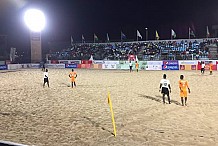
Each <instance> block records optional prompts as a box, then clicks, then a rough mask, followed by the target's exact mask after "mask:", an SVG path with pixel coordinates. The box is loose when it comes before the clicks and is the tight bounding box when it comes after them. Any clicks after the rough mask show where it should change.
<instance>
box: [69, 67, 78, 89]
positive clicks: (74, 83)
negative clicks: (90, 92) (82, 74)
mask: <svg viewBox="0 0 218 146" xmlns="http://www.w3.org/2000/svg"><path fill="white" fill-rule="evenodd" d="M69 77H70V78H71V85H72V88H73V85H74V86H75V87H76V78H77V74H76V72H75V71H74V70H73V69H72V72H70V74H69Z"/></svg>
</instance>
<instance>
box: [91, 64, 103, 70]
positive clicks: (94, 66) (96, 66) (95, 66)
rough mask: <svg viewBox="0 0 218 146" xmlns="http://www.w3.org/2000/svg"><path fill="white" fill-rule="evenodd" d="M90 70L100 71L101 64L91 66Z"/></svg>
mask: <svg viewBox="0 0 218 146" xmlns="http://www.w3.org/2000/svg"><path fill="white" fill-rule="evenodd" d="M91 68H94V69H101V68H102V64H93V65H92V67H91Z"/></svg>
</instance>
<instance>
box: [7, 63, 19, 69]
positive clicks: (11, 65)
mask: <svg viewBox="0 0 218 146" xmlns="http://www.w3.org/2000/svg"><path fill="white" fill-rule="evenodd" d="M21 68H22V65H21V64H8V70H14V69H21Z"/></svg>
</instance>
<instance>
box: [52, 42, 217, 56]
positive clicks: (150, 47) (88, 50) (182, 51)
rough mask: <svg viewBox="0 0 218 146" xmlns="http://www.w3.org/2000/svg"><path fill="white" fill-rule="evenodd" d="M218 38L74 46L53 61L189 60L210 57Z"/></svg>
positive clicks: (62, 51)
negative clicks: (211, 47) (130, 58)
mask: <svg viewBox="0 0 218 146" xmlns="http://www.w3.org/2000/svg"><path fill="white" fill-rule="evenodd" d="M211 45H213V46H215V47H217V45H218V40H217V39H196V40H168V41H147V42H123V43H121V42H119V43H99V44H97V43H95V44H94V43H92V44H91V43H84V44H81V43H80V44H73V46H71V47H69V48H68V49H64V50H60V51H55V52H51V53H50V54H49V60H88V59H89V58H90V57H91V55H93V58H94V60H127V59H128V56H129V55H137V57H138V59H139V60H165V59H166V60H189V59H192V58H194V59H201V58H210V51H209V46H211Z"/></svg>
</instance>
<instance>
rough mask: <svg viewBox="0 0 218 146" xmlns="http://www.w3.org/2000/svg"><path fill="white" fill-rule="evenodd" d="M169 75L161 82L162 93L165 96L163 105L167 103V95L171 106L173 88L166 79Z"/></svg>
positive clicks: (164, 76)
mask: <svg viewBox="0 0 218 146" xmlns="http://www.w3.org/2000/svg"><path fill="white" fill-rule="evenodd" d="M166 78H167V75H166V74H164V75H163V79H161V81H160V90H159V91H160V92H161V93H162V94H163V103H165V95H167V97H168V102H169V104H170V103H171V101H170V93H171V87H170V81H169V80H167V79H166Z"/></svg>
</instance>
